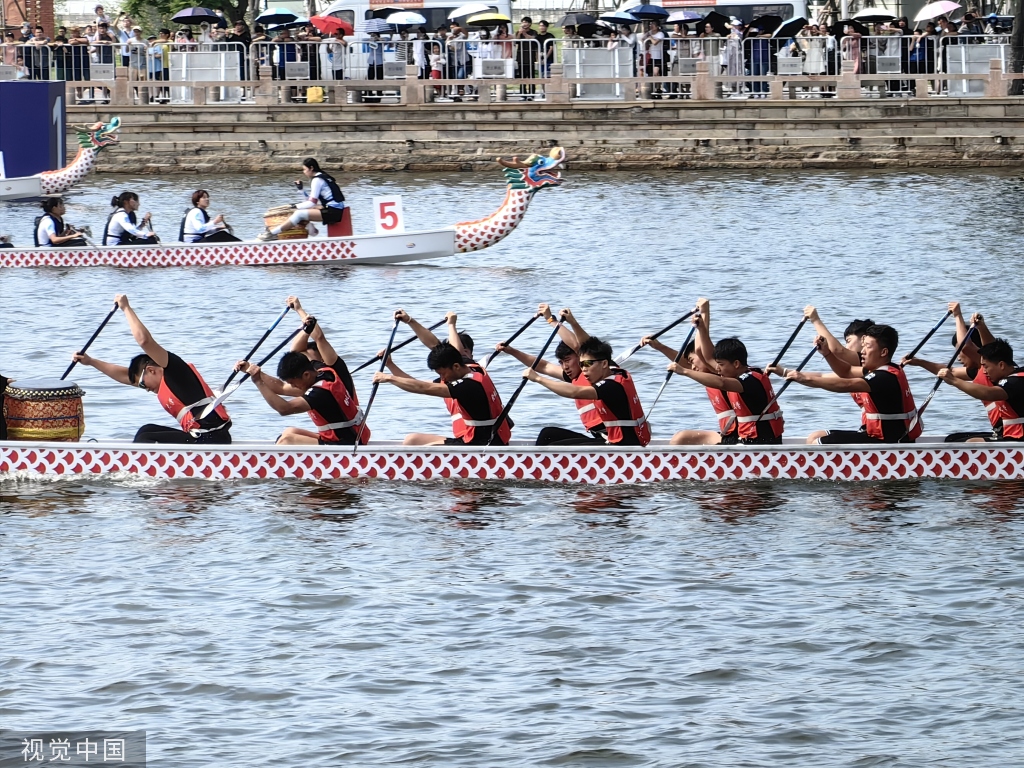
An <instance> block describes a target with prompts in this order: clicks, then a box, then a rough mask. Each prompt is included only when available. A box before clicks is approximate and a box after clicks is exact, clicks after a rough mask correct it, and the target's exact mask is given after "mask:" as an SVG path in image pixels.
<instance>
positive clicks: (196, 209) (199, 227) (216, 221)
mask: <svg viewBox="0 0 1024 768" xmlns="http://www.w3.org/2000/svg"><path fill="white" fill-rule="evenodd" d="M209 207H210V193H209V192H207V191H206V190H205V189H197V190H196V191H195V192H193V193H192V207H191V208H190V209H189V210H188V211H187V212H186V213H185V218H183V219H182V220H181V232H180V233H179V234H178V240H180V241H181V242H183V243H237V242H240V241H239V239H238V238H237V237H235V236H234V235H232V234H231V233H230V232H229V231H228V225H227V222H226V221H224V216H223V215H221V214H217V215H216V216H214V217H213V218H212V219H211V218H210V214H209V213H207V211H206V209H207V208H209Z"/></svg>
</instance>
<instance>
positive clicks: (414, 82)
mask: <svg viewBox="0 0 1024 768" xmlns="http://www.w3.org/2000/svg"><path fill="white" fill-rule="evenodd" d="M402 103H403V104H415V105H419V104H422V103H423V81H422V80H420V68H419V67H417V66H416V65H415V64H406V65H405V87H404V88H402Z"/></svg>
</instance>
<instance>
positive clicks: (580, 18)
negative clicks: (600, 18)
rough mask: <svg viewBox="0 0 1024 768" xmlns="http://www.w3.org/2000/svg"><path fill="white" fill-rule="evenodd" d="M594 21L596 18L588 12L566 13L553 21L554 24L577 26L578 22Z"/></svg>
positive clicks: (592, 22) (591, 22)
mask: <svg viewBox="0 0 1024 768" xmlns="http://www.w3.org/2000/svg"><path fill="white" fill-rule="evenodd" d="M596 22H597V19H595V18H594V17H593V16H591V15H590V14H589V13H567V14H565V16H563V17H562V18H561V19H559V20H558V21H557V22H556V23H555V26H558V27H578V26H579V25H580V24H594V23H596Z"/></svg>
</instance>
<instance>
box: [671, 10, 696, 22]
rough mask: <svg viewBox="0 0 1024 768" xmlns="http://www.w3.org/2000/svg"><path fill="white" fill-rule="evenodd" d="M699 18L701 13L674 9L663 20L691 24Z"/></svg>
mask: <svg viewBox="0 0 1024 768" xmlns="http://www.w3.org/2000/svg"><path fill="white" fill-rule="evenodd" d="M700 19H701V15H700V14H699V13H697V12H696V11H676V12H675V13H673V14H672V15H671V16H669V17H668V18H667V19H665V21H667V22H668V23H669V24H692V23H693V22H695V21H700Z"/></svg>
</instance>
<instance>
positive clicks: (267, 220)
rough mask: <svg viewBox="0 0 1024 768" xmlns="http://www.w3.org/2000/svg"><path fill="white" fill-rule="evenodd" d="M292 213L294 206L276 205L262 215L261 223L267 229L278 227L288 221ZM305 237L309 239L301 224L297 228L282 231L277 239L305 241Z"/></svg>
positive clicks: (304, 226)
mask: <svg viewBox="0 0 1024 768" xmlns="http://www.w3.org/2000/svg"><path fill="white" fill-rule="evenodd" d="M293 213H295V206H294V205H278V206H275V207H273V208H271V209H270V210H268V211H267V212H266V213H264V214H263V223H264V224H266V226H267V229H271V228H272V227H278V226H280V225H282V224H284V223H285V222H286V221H288V219H289V218H291V215H292V214H293ZM307 237H309V233H308V232H307V231H306V225H305V224H301V225H299V226H297V227H294V226H293V227H288V229H282V230H281V234H279V235H278V236H277V239H278V240H305V239H306V238H307Z"/></svg>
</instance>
